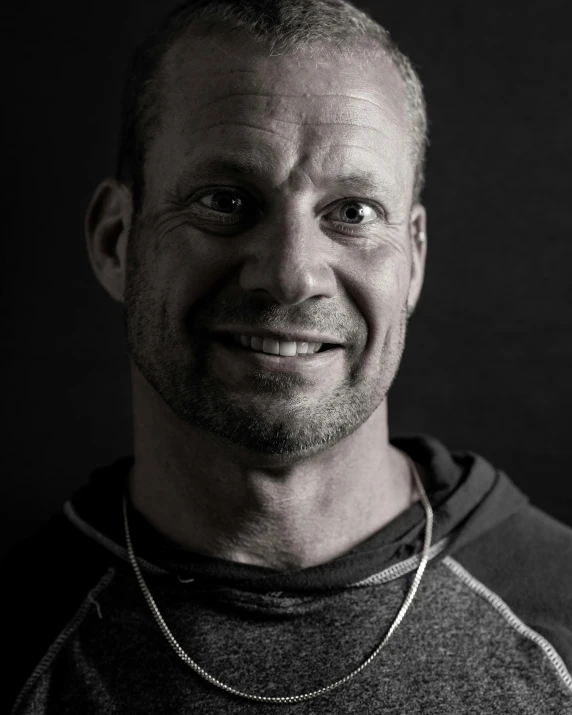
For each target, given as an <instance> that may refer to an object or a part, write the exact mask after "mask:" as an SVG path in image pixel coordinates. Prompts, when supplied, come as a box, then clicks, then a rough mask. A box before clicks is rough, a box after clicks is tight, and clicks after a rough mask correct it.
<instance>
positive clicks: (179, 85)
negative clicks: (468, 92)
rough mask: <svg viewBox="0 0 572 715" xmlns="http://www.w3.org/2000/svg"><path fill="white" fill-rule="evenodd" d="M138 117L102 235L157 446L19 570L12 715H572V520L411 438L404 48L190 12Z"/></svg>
mask: <svg viewBox="0 0 572 715" xmlns="http://www.w3.org/2000/svg"><path fill="white" fill-rule="evenodd" d="M123 119H124V121H123V135H122V146H121V152H120V158H119V172H118V177H117V178H116V179H113V180H112V179H109V180H106V181H104V182H103V183H102V184H101V185H100V186H99V187H98V189H97V190H96V192H95V195H94V198H93V201H92V203H91V206H90V208H89V211H88V216H87V220H86V233H87V244H88V250H89V256H90V259H91V262H92V265H93V268H94V271H95V274H96V276H97V278H98V279H99V281H100V282H101V284H102V285H103V287H104V288H105V289H106V291H107V292H108V293H109V294H110V295H111V296H112V297H113V298H114V299H116V300H117V301H118V302H120V303H122V304H124V306H125V313H124V315H125V328H126V336H127V343H128V347H129V354H130V358H131V368H132V378H133V380H132V384H133V414H134V456H133V457H128V458H124V459H120V460H118V461H117V462H116V463H115V464H113V465H111V466H109V467H107V468H104V469H101V470H98V471H97V472H96V473H95V474H94V475H92V478H91V479H90V482H89V484H88V485H87V486H85V487H83V488H82V489H81V490H80V491H79V492H78V493H76V494H75V495H74V496H73V497H72V498H71V499H70V501H69V502H68V503H67V504H66V505H65V507H64V509H63V511H62V513H61V514H59V515H58V516H56V517H54V519H53V521H52V523H51V524H50V525H49V527H48V528H47V530H46V531H45V533H43V534H41V535H40V536H38V537H35V538H34V539H33V540H32V541H31V542H30V543H28V544H26V545H23V546H22V547H21V548H20V550H19V551H18V552H16V553H15V555H14V556H13V557H12V558H11V560H10V561H9V563H8V565H7V566H5V570H4V573H5V574H6V573H8V574H9V575H10V576H9V579H8V581H7V584H8V586H9V588H10V596H9V597H8V598H9V601H8V604H7V605H5V606H4V611H3V613H4V618H5V620H8V619H9V620H10V621H11V622H12V623H15V624H18V628H19V631H18V636H17V637H16V638H15V639H14V641H13V643H9V644H8V647H7V653H8V655H9V657H10V660H11V664H10V668H11V670H10V671H9V678H8V680H9V683H8V686H9V688H8V689H9V691H10V692H9V696H8V699H9V700H10V705H12V706H13V709H12V712H13V713H15V714H16V715H24V714H26V715H29V714H32V713H34V714H36V713H38V714H39V713H60V712H61V713H63V712H66V713H68V712H69V713H188V712H192V713H209V714H210V715H212V714H216V713H229V712H232V713H247V712H248V713H250V712H252V713H258V712H260V713H269V712H275V711H277V710H279V709H280V707H283V708H285V709H286V710H287V711H288V712H292V713H328V714H331V713H349V712H366V713H384V714H385V713H392V714H393V713H395V714H397V713H399V714H402V713H405V712H417V713H433V712H435V713H437V712H438V713H440V714H442V713H451V714H453V713H503V715H505V714H507V713H519V714H520V713H530V714H531V715H532V714H534V715H539V714H540V713H561V714H564V713H572V678H571V676H570V669H571V667H572V601H571V593H572V576H571V564H572V531H571V530H570V529H569V528H568V527H566V526H564V525H563V524H560V523H559V522H557V521H555V520H554V519H552V518H551V517H549V516H548V515H546V514H544V513H542V512H541V511H539V510H538V509H536V508H534V507H533V506H532V505H531V504H530V503H529V502H528V499H527V498H526V497H525V496H524V495H523V494H522V493H521V492H520V491H519V490H518V489H517V488H516V487H515V485H514V484H513V483H512V482H511V481H510V480H509V479H508V477H507V476H506V475H504V474H503V473H502V472H499V471H497V470H495V469H494V468H493V467H492V466H491V465H490V464H489V463H488V462H486V461H485V460H484V459H483V458H481V457H479V456H477V455H474V454H472V453H467V454H451V453H450V452H449V451H448V450H447V449H446V448H445V447H444V446H443V445H442V444H441V443H439V442H438V441H437V440H435V439H433V438H429V437H423V436H420V437H402V438H394V439H391V440H390V439H389V437H388V413H387V393H388V390H389V388H390V385H391V383H392V380H393V379H394V377H395V374H396V371H397V369H398V365H399V362H400V358H401V355H402V351H403V346H404V340H405V333H406V326H407V320H408V318H409V316H410V315H411V314H412V312H413V311H414V309H415V306H416V304H417V301H418V299H419V295H420V291H421V287H422V282H423V273H424V265H425V256H426V250H427V249H426V247H427V241H426V235H427V228H426V215H425V210H424V208H423V206H422V205H421V203H420V192H421V188H422V183H423V156H424V147H425V141H426V140H425V134H426V119H425V108H424V101H423V94H422V89H421V85H420V83H419V80H418V78H417V76H416V75H415V73H414V71H413V70H412V68H411V66H410V64H409V62H408V61H407V60H406V58H405V57H404V56H403V55H401V54H400V53H399V52H398V50H397V49H396V48H395V47H394V46H393V44H392V43H391V41H390V39H389V37H388V36H387V34H386V33H385V31H384V30H383V29H382V28H380V27H379V25H377V24H376V23H375V22H374V21H373V20H371V19H369V18H368V17H367V16H365V15H364V14H363V13H362V12H360V11H358V10H356V9H355V8H353V7H352V6H351V5H349V4H348V3H347V2H345V0H311V1H310V0H303V1H302V0H274V1H272V2H260V1H257V0H249V1H248V2H243V3H241V4H240V5H237V4H234V3H231V2H228V3H227V2H222V3H219V2H209V0H205V1H203V2H194V3H187V4H186V5H185V6H183V7H182V8H181V9H180V10H179V11H177V12H175V13H174V14H172V15H171V16H170V17H169V18H167V20H166V21H165V24H164V25H163V26H162V27H161V28H160V29H159V30H158V32H157V33H156V34H155V35H154V36H153V37H151V38H150V39H149V40H148V41H147V43H146V44H145V45H144V46H143V48H142V49H141V50H140V51H139V54H138V59H137V61H136V63H135V65H134V69H133V72H132V73H131V75H130V80H129V83H128V87H127V91H126V104H125V109H124V118H123ZM7 702H8V700H7Z"/></svg>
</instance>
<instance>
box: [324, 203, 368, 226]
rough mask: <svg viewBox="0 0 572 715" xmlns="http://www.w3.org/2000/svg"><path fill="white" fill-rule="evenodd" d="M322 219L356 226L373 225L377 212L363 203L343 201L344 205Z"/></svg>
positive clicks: (340, 205) (339, 205)
mask: <svg viewBox="0 0 572 715" xmlns="http://www.w3.org/2000/svg"><path fill="white" fill-rule="evenodd" d="M324 218H329V219H331V220H333V221H337V222H338V223H344V224H351V225H356V224H364V223H373V222H374V221H376V220H377V219H378V218H379V212H378V211H376V209H374V207H373V206H371V205H370V204H368V203H365V202H364V201H357V200H355V199H352V200H351V201H344V203H342V204H338V206H336V208H335V209H334V210H333V211H330V213H329V214H326V215H325V217H324Z"/></svg>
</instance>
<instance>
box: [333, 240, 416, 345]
mask: <svg viewBox="0 0 572 715" xmlns="http://www.w3.org/2000/svg"><path fill="white" fill-rule="evenodd" d="M374 253H375V255H374ZM410 275H411V261H410V258H409V257H408V255H407V254H406V253H405V252H404V251H403V250H397V249H395V248H390V249H386V248H383V247H382V248H381V249H380V250H379V251H376V252H372V253H370V254H369V255H365V256H363V257H360V258H359V260H354V261H352V262H351V268H350V262H349V261H346V263H345V264H344V265H343V266H340V278H341V282H342V283H343V285H344V288H345V289H346V290H347V292H348V294H349V298H350V300H352V301H353V302H354V303H355V304H356V306H357V307H358V309H359V311H360V312H361V314H362V315H363V317H364V319H365V321H366V323H367V327H368V338H367V347H366V352H367V350H372V349H374V350H376V351H377V350H379V346H380V345H381V344H383V343H384V342H385V341H386V339H387V334H388V332H390V331H392V330H394V329H398V328H400V325H401V321H402V316H403V309H404V306H405V305H406V302H407V293H408V290H409V282H410Z"/></svg>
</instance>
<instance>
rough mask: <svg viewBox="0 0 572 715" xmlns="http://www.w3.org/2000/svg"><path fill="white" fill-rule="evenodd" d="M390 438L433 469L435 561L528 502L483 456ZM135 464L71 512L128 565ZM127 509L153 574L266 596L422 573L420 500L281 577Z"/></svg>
mask: <svg viewBox="0 0 572 715" xmlns="http://www.w3.org/2000/svg"><path fill="white" fill-rule="evenodd" d="M390 441H391V444H393V446H394V447H396V448H398V449H400V450H402V451H403V452H405V453H406V454H408V455H409V457H410V458H411V459H412V460H413V461H415V462H417V463H419V464H422V465H423V466H424V467H425V469H426V472H427V475H428V478H427V483H426V484H425V485H424V486H425V489H426V492H427V496H428V498H429V501H430V503H431V506H432V508H433V512H434V525H433V538H432V546H433V549H432V555H433V556H436V555H437V554H439V553H443V554H444V553H448V554H451V553H454V552H455V551H456V550H457V549H459V548H460V547H461V546H464V545H465V544H466V543H468V542H469V541H472V540H473V539H475V538H477V537H478V536H480V535H481V534H482V533H484V532H486V531H488V530H489V529H491V528H493V527H494V526H496V525H497V524H498V523H500V522H501V521H504V520H505V519H507V518H508V517H509V516H511V515H512V514H514V513H515V512H516V511H518V510H519V509H521V508H522V507H523V506H524V505H526V503H527V502H528V499H527V497H526V496H525V495H524V494H523V493H522V492H521V491H520V490H519V489H517V487H516V486H515V485H514V484H513V483H512V482H511V480H509V478H508V477H507V476H506V475H505V474H504V473H503V472H500V471H497V470H496V469H495V468H494V467H493V466H492V465H491V464H489V463H488V462H487V461H486V460H485V459H483V458H482V457H480V456H479V455H476V454H474V453H472V452H465V453H451V452H449V450H447V448H446V447H445V446H444V445H443V444H442V443H441V442H439V441H438V440H436V439H434V438H433V437H429V436H426V435H411V436H400V437H394V438H393V439H391V440H390ZM133 462H134V459H133V457H123V458H121V459H118V460H117V461H116V462H114V463H113V464H111V465H109V466H107V467H103V468H100V469H97V470H96V471H95V472H93V473H92V475H91V476H90V478H89V481H88V483H87V484H86V485H85V486H83V487H81V488H80V489H79V490H78V491H77V492H76V493H75V494H74V495H73V496H72V497H71V499H70V501H69V502H68V503H67V504H66V507H65V513H66V515H67V516H68V518H70V520H71V521H72V523H74V524H75V526H77V527H78V528H80V529H81V530H82V531H83V532H84V533H85V534H87V535H88V536H90V537H91V538H93V539H94V540H95V541H97V542H98V543H99V544H100V545H101V547H102V548H106V549H107V550H108V551H110V552H111V553H113V554H114V556H115V557H119V558H120V559H122V560H123V561H127V554H126V551H125V535H124V529H123V515H122V498H123V494H124V493H125V490H126V486H127V476H128V473H129V470H130V468H131V466H132V465H133ZM128 509H129V524H130V529H131V535H132V540H133V547H134V550H135V554H136V556H137V558H138V559H139V560H140V565H141V566H142V567H143V569H144V570H146V571H147V572H148V573H150V574H152V573H154V574H156V575H160V574H163V575H164V576H166V577H169V578H175V579H179V580H181V581H189V580H193V581H195V582H197V583H199V582H200V583H202V584H203V585H205V586H208V585H212V586H218V587H221V586H224V587H233V588H240V589H246V590H255V591H264V592H270V591H281V592H285V591H286V592H299V591H303V592H311V591H323V590H332V589H337V588H346V587H347V586H349V585H352V584H356V583H360V582H363V581H365V582H366V583H367V582H369V581H370V580H371V577H372V576H374V575H377V576H378V578H377V582H379V575H380V573H382V572H383V573H384V572H385V571H387V570H388V569H389V571H388V573H391V574H394V577H398V576H400V575H402V573H403V572H407V571H410V570H414V569H415V568H416V566H417V563H418V558H417V555H418V554H419V553H420V552H421V550H422V546H423V538H424V530H425V510H424V509H423V505H422V504H421V502H415V503H414V504H413V505H412V506H411V507H409V509H407V510H406V511H404V512H403V513H401V514H400V515H399V516H397V517H396V518H395V519H393V520H392V521H391V522H390V523H389V524H386V525H385V526H384V527H383V528H382V529H380V530H379V531H378V532H376V533H375V534H374V535H373V536H371V537H370V538H368V539H366V540H365V541H363V542H361V543H360V544H358V545H357V546H356V547H354V548H353V549H351V550H350V551H348V552H347V553H345V554H343V555H341V556H339V557H337V558H335V559H333V560H331V561H328V562H326V563H324V564H320V565H318V566H312V567H308V568H304V569H296V570H291V571H287V572H280V571H276V570H274V569H270V568H266V567H262V566H253V565H250V564H240V563H236V562H232V561H227V560H225V559H218V558H214V557H211V556H206V555H203V554H198V553H195V552H192V551H189V550H187V549H185V548H184V547H181V546H179V545H177V544H175V543H174V542H172V541H171V540H169V539H168V538H166V537H165V536H163V535H161V534H159V533H158V532H157V531H156V530H155V529H154V528H153V527H152V526H151V525H150V524H149V523H148V522H147V521H146V520H145V519H144V517H143V516H142V515H141V514H140V513H139V512H137V511H136V510H135V509H134V508H133V507H132V506H131V505H129V507H128ZM398 565H401V566H402V567H401V568H400V567H399V566H398ZM383 573H382V575H383ZM382 580H383V578H382Z"/></svg>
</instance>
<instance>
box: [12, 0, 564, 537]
mask: <svg viewBox="0 0 572 715" xmlns="http://www.w3.org/2000/svg"><path fill="white" fill-rule="evenodd" d="M172 5H173V3H172V2H157V1H156V2H152V1H151V0H146V1H143V0H98V1H97V2H93V1H92V0H83V2H81V3H78V2H71V1H70V0H60V1H59V2H58V3H45V2H40V1H39V0H30V1H29V2H26V3H17V4H16V3H12V4H11V5H10V6H9V7H5V8H4V9H3V10H2V11H1V13H0V21H1V27H2V30H1V31H0V32H1V38H2V42H1V43H0V44H1V46H2V49H3V54H5V56H4V57H3V58H2V64H1V65H0V66H1V67H2V70H3V72H2V74H3V77H2V86H1V91H2V104H3V109H2V111H1V113H0V114H1V116H2V132H1V135H0V137H1V139H0V140H1V167H2V169H1V218H0V221H1V227H2V332H1V334H2V336H3V340H2V350H1V351H0V354H1V359H2V366H1V370H2V371H1V376H2V407H3V428H2V432H1V434H2V446H1V451H0V458H1V462H0V472H1V480H0V485H1V493H0V504H1V509H2V513H1V521H0V524H1V528H2V534H1V541H0V543H1V545H2V550H5V549H6V548H8V547H9V546H10V544H12V543H14V542H15V541H17V540H20V539H21V538H23V537H24V536H26V535H27V534H29V533H30V532H31V531H33V530H34V529H35V528H36V527H37V526H39V525H40V524H41V523H42V521H44V520H45V519H46V518H47V516H48V515H49V514H50V513H51V512H53V511H54V510H55V509H57V508H58V507H59V506H60V505H61V503H62V502H63V501H64V500H65V498H66V497H67V496H68V495H69V493H70V492H71V491H72V490H73V489H75V488H76V487H77V486H79V485H80V484H81V483H83V482H84V481H85V480H86V479H87V476H88V474H89V473H90V472H91V471H92V470H93V468H94V467H96V466H98V465H103V464H106V463H109V462H111V461H113V460H114V459H116V458H117V457H119V456H122V455H124V454H128V453H130V451H131V424H130V422H131V415H130V385H129V370H128V362H127V353H126V350H125V346H124V340H123V332H122V328H121V309H120V306H119V305H117V304H115V303H114V302H113V301H112V300H111V299H110V298H109V297H108V296H107V295H106V294H105V293H104V291H103V290H102V289H101V288H100V286H99V284H98V283H97V281H96V280H95V278H94V277H93V275H92V273H91V268H90V266H89V263H88V259H87V253H86V250H85V244H84V237H83V217H84V214H85V210H86V207H87V203H88V201H89V199H90V196H91V193H92V191H93V189H94V188H95V186H96V185H97V183H98V182H99V180H100V179H101V178H103V177H104V176H106V175H109V174H111V173H112V172H113V170H114V158H115V157H114V155H115V148H116V135H117V128H118V120H119V101H120V92H121V85H122V78H123V74H124V71H125V69H126V66H127V62H128V58H129V56H130V53H131V51H132V49H133V47H134V46H135V44H136V43H137V42H139V41H140V39H142V37H143V35H144V34H145V32H146V31H147V30H148V29H149V28H150V27H151V26H152V24H153V22H155V21H156V19H157V18H158V17H159V16H160V15H161V14H162V13H163V12H164V11H165V10H167V9H168V8H170V7H171V6H172ZM360 5H361V6H362V7H369V8H370V9H372V10H373V14H374V16H375V17H376V18H377V19H378V20H380V21H381V22H382V24H384V25H386V26H387V28H388V29H389V30H390V31H391V33H392V35H393V37H394V38H395V39H396V40H397V41H398V43H399V45H400V46H401V48H402V49H403V50H404V51H405V52H406V53H407V54H409V56H410V57H411V58H412V60H413V62H414V63H415V65H416V67H417V69H418V70H419V72H420V74H421V78H422V80H423V82H424V85H425V90H426V96H427V100H428V105H429V116H430V120H431V148H430V152H429V165H428V172H427V177H428V186H427V189H426V192H425V203H426V205H427V208H428V214H429V253H428V266H427V277H426V283H425V287H424V291H423V294H422V300H421V303H420V305H419V307H418V310H417V313H416V315H415V316H414V318H413V319H412V321H411V325H410V331H409V337H408V344H407V347H406V351H405V357H404V361H403V363H402V367H401V370H400V373H399V376H398V378H397V381H396V383H395V385H394V387H393V389H392V391H391V393H390V397H389V407H390V410H389V412H390V427H391V431H392V433H393V434H395V433H403V432H425V433H428V434H431V435H434V436H436V437H438V438H439V439H441V440H442V441H443V442H445V444H447V446H449V447H450V448H452V449H455V450H471V451H473V452H478V453H480V454H482V455H484V456H485V457H487V458H488V459H489V460H490V461H492V462H493V463H495V464H496V465H497V466H499V467H501V468H503V469H504V470H505V471H506V472H507V473H508V474H509V475H510V476H511V478H512V479H513V480H514V481H515V482H516V484H517V485H518V486H520V487H521V489H523V490H524V491H525V492H526V493H527V494H528V495H529V496H530V499H531V501H532V502H533V503H535V504H536V505H538V506H539V507H540V508H542V509H544V510H545V511H547V512H549V513H550V514H552V515H554V516H555V517H556V518H558V519H560V520H561V521H564V522H566V523H568V524H572V477H571V475H570V467H569V465H570V461H571V457H572V442H571V440H570V436H569V431H570V426H571V424H572V420H571V418H570V415H569V406H570V404H571V403H572V379H571V377H570V372H571V366H572V337H571V328H572V317H571V314H570V308H571V300H570V271H571V266H572V240H571V239H572V235H571V230H570V225H571V216H570V203H571V200H570V191H571V176H572V171H571V169H572V131H571V127H572V121H571V115H572V111H571V110H572V94H571V91H570V66H571V62H572V48H571V44H570V39H569V23H568V20H567V13H566V6H565V3H564V2H550V0H534V1H531V2H521V3H518V4H514V5H506V4H505V5H499V2H498V0H484V1H483V2H479V3H462V2H459V1H458V0H445V1H444V2H443V1H440V2H438V3H428V2H427V1H426V0H412V1H411V0H410V1H408V0H388V1H387V2H380V3H375V4H374V3H373V2H371V3H369V4H368V3H360Z"/></svg>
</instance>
